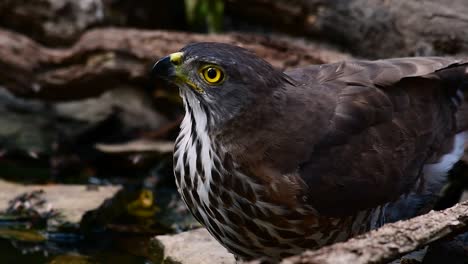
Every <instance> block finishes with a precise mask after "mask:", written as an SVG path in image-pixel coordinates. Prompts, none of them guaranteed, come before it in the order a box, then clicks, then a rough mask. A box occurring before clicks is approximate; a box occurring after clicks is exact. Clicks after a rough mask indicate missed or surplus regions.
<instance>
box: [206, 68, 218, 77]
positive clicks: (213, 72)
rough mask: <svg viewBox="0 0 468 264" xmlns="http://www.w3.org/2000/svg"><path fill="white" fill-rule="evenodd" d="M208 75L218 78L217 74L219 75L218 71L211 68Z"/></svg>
mask: <svg viewBox="0 0 468 264" xmlns="http://www.w3.org/2000/svg"><path fill="white" fill-rule="evenodd" d="M206 75H207V76H208V78H210V79H214V78H216V76H217V75H218V73H217V72H216V70H215V69H213V68H209V69H208V71H207V72H206Z"/></svg>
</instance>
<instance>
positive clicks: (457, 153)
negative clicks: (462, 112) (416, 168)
mask: <svg viewBox="0 0 468 264" xmlns="http://www.w3.org/2000/svg"><path fill="white" fill-rule="evenodd" d="M467 136H468V132H461V133H458V134H457V135H456V136H455V140H454V144H453V149H452V151H451V152H450V153H448V154H445V155H444V156H442V158H441V159H440V161H439V162H437V163H433V164H428V165H425V166H424V169H423V172H424V178H425V179H426V180H427V181H431V182H432V181H438V180H440V179H442V178H443V177H445V176H446V175H447V173H448V172H449V170H450V169H452V167H453V165H455V163H456V162H457V161H459V160H460V159H461V157H462V156H463V153H464V151H465V139H466V137H467ZM428 185H429V184H428Z"/></svg>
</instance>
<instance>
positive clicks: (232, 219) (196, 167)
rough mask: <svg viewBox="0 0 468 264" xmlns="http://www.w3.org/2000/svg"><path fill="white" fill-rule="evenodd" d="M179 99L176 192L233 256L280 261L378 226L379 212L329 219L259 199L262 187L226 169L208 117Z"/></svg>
mask: <svg viewBox="0 0 468 264" xmlns="http://www.w3.org/2000/svg"><path fill="white" fill-rule="evenodd" d="M181 95H182V98H183V99H184V104H185V108H186V115H185V117H184V119H183V121H182V125H181V132H180V134H179V137H178V138H177V141H176V146H175V153H174V172H175V176H176V183H177V186H178V191H179V193H180V194H181V196H182V199H183V200H184V201H185V203H186V204H187V206H188V207H189V209H190V211H191V212H192V214H193V215H194V216H195V218H196V219H197V220H198V221H200V222H201V223H202V224H203V225H204V226H205V227H206V228H207V229H208V231H209V232H210V233H211V235H213V236H214V237H215V238H216V239H217V240H218V241H219V242H220V243H221V244H223V245H224V246H225V247H226V248H227V249H228V250H229V251H231V252H232V253H234V254H235V255H237V256H240V257H242V258H244V259H252V258H255V257H264V256H265V255H267V256H268V257H271V258H274V259H276V258H281V257H285V256H289V255H292V254H297V253H299V252H301V251H303V250H304V249H313V248H317V247H320V246H323V245H325V244H330V243H333V242H337V241H343V240H345V239H347V238H349V237H350V236H353V235H356V234H359V233H362V232H365V231H367V230H369V229H372V228H376V227H378V226H380V225H381V223H382V219H383V215H384V210H383V208H381V207H378V208H375V209H372V210H368V211H362V212H359V213H358V214H356V215H354V216H349V217H344V218H331V217H322V216H318V215H317V214H316V212H315V210H314V209H313V208H296V209H295V210H292V209H290V208H286V207H282V206H278V205H276V204H275V203H274V202H272V201H268V200H266V199H264V195H262V191H261V190H262V185H261V184H260V183H258V182H257V181H255V179H253V178H251V177H249V176H247V175H244V174H242V173H240V172H239V171H236V169H235V168H236V164H235V163H233V164H227V162H232V160H229V154H228V153H226V152H225V151H224V149H223V147H222V146H219V145H217V144H216V142H212V140H211V139H210V136H209V134H208V127H207V126H208V122H209V120H210V118H209V117H208V116H207V111H203V109H201V106H200V104H198V103H197V102H196V101H193V102H189V101H188V100H193V99H190V98H191V97H185V96H184V95H183V94H181ZM226 166H227V167H228V168H226Z"/></svg>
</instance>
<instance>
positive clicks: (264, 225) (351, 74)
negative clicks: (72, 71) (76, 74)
mask: <svg viewBox="0 0 468 264" xmlns="http://www.w3.org/2000/svg"><path fill="white" fill-rule="evenodd" d="M153 74H154V75H155V76H157V77H159V78H163V79H165V80H167V81H169V82H172V83H173V84H175V85H177V86H178V87H179V90H180V95H181V97H182V99H183V102H184V106H185V111H186V114H185V118H184V119H183V121H182V124H181V131H180V134H179V136H178V138H177V141H176V146H175V152H174V172H175V178H176V182H177V186H178V190H179V192H180V194H181V196H182V198H183V200H184V201H185V203H186V204H187V206H188V207H189V208H190V211H191V212H192V214H193V215H194V216H195V217H196V218H197V219H198V221H200V222H201V223H202V224H203V225H204V226H205V227H206V228H207V229H208V231H209V232H210V233H211V234H212V235H213V236H214V237H215V238H216V239H217V240H218V241H219V242H220V243H221V244H223V245H224V246H225V247H226V248H227V249H228V250H229V251H230V252H232V253H233V254H234V255H236V256H237V257H238V258H240V259H253V258H258V257H264V258H265V257H266V258H268V259H271V260H278V259H280V258H283V257H286V256H289V255H291V254H296V253H299V252H301V251H303V250H304V249H314V248H318V247H320V246H323V245H326V244H330V243H333V242H337V241H343V240H346V239H347V238H349V237H351V236H354V235H356V234H359V233H362V232H365V231H368V230H370V229H373V228H377V227H379V226H381V225H382V224H383V223H386V222H391V221H396V220H399V219H404V218H409V217H412V216H415V215H418V214H421V213H424V212H427V211H428V210H430V209H432V208H433V206H434V204H435V202H436V201H437V199H438V197H439V193H440V191H441V189H442V187H443V185H444V184H445V183H446V181H447V172H448V171H449V170H450V169H451V168H452V166H453V165H454V164H455V163H456V162H457V161H458V160H459V159H460V158H461V156H462V154H463V152H464V140H465V135H467V134H466V132H465V130H466V129H467V128H468V119H467V118H466V117H468V112H467V111H465V110H464V107H463V104H462V103H463V101H464V97H465V96H464V91H465V89H467V88H468V64H467V63H466V61H463V60H456V59H450V58H441V57H430V58H422V57H419V58H401V59H388V60H377V61H360V60H355V61H346V62H340V63H333V64H325V65H313V66H307V67H303V68H297V69H293V70H289V71H286V72H282V71H280V70H278V69H275V68H274V67H273V66H272V65H270V64H269V63H268V62H266V61H264V60H263V59H261V58H259V57H257V56H255V55H254V54H253V53H252V52H249V51H247V50H245V49H243V48H240V47H236V46H232V45H228V44H221V43H194V44H190V45H188V46H186V47H184V48H183V49H182V50H180V51H179V52H176V53H173V54H171V55H169V56H167V57H164V58H162V59H161V60H159V61H158V62H157V63H156V64H155V66H154V67H153ZM463 113H465V115H464V114H463ZM464 117H465V118H464Z"/></svg>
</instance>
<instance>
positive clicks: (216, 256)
mask: <svg viewBox="0 0 468 264" xmlns="http://www.w3.org/2000/svg"><path fill="white" fill-rule="evenodd" d="M151 244H152V248H153V253H154V254H152V256H151V259H152V260H153V261H154V260H159V261H160V260H161V259H163V261H164V262H163V263H166V264H169V263H180V264H205V263H217V264H235V263H236V260H235V258H234V255H232V254H231V253H229V252H228V251H227V250H226V249H225V248H224V247H223V246H221V244H219V243H218V242H217V241H216V240H215V239H214V238H213V237H212V236H211V235H210V234H209V233H208V231H207V230H206V229H205V228H198V229H194V230H190V231H186V232H182V233H180V234H176V235H164V236H156V237H155V238H153V240H152V242H151ZM161 254H163V255H164V256H163V257H162V258H161V256H160V255H161Z"/></svg>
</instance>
